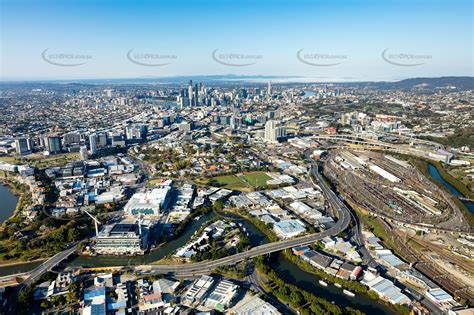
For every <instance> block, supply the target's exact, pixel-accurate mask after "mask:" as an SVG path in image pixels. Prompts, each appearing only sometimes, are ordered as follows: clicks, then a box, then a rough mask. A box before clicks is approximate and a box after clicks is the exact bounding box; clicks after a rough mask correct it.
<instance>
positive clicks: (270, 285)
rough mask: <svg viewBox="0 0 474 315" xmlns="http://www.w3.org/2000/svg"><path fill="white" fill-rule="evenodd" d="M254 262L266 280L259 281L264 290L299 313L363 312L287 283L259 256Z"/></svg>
mask: <svg viewBox="0 0 474 315" xmlns="http://www.w3.org/2000/svg"><path fill="white" fill-rule="evenodd" d="M254 262H255V268H256V270H257V272H258V273H259V274H260V275H262V276H264V277H265V278H266V280H267V281H261V283H259V284H260V285H261V286H262V287H263V288H264V289H265V291H267V292H268V293H270V294H271V295H273V296H275V297H276V298H277V299H279V300H280V301H282V302H283V303H285V304H289V305H290V306H291V308H293V309H295V310H298V312H299V313H300V314H311V313H316V314H364V313H363V312H361V311H360V310H357V309H354V308H352V307H347V306H346V307H344V308H342V307H340V306H338V305H336V304H332V303H331V302H330V301H328V300H326V299H323V298H321V297H318V296H316V295H314V294H313V293H310V292H308V291H305V290H303V289H301V288H299V287H297V286H295V285H293V284H289V283H287V282H286V281H284V280H282V279H281V278H280V277H279V276H278V274H277V273H276V272H275V271H274V270H271V268H270V267H269V266H268V264H266V262H265V261H264V258H263V257H261V256H259V257H256V258H255V259H254Z"/></svg>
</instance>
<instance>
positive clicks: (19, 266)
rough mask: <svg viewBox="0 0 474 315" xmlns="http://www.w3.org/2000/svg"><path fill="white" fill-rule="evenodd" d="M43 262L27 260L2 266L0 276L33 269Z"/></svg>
mask: <svg viewBox="0 0 474 315" xmlns="http://www.w3.org/2000/svg"><path fill="white" fill-rule="evenodd" d="M41 263H42V261H32V262H25V263H15V264H13V265H9V266H1V267H0V277H3V276H8V275H14V274H17V273H22V272H26V271H30V270H33V269H35V268H36V267H38V266H39V265H41Z"/></svg>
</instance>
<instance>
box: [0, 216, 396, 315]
mask: <svg viewBox="0 0 474 315" xmlns="http://www.w3.org/2000/svg"><path fill="white" fill-rule="evenodd" d="M215 216H216V214H215V213H209V214H207V215H205V216H203V217H201V218H200V219H199V220H197V221H192V222H191V223H190V224H189V225H188V226H187V227H186V229H185V231H184V232H183V233H182V234H181V235H180V236H179V237H177V238H176V239H175V240H173V241H172V242H169V243H167V244H165V245H163V246H161V247H159V248H158V249H155V250H154V251H152V252H151V253H149V254H146V255H144V256H136V257H115V256H112V257H106V256H94V257H89V256H77V257H75V258H72V259H71V260H70V261H69V262H68V266H84V267H101V266H123V265H136V264H146V263H151V262H154V261H156V260H159V259H161V258H163V257H165V256H167V255H169V254H171V253H172V252H174V251H175V250H176V249H177V248H179V247H181V246H183V245H184V244H186V242H187V241H189V239H190V238H191V236H192V235H193V234H194V233H195V232H196V231H197V230H198V229H199V228H200V227H201V226H202V225H203V224H204V223H205V222H206V221H208V220H211V219H212V218H214V217H215ZM232 217H233V218H236V219H238V222H239V223H240V224H242V225H243V227H245V231H246V233H248V235H249V238H250V242H251V244H252V246H258V245H262V244H265V243H268V239H267V238H266V237H265V235H264V234H263V233H261V232H260V231H259V230H258V229H257V228H256V227H255V226H254V225H253V224H251V223H250V222H248V221H246V220H243V219H240V218H238V217H235V216H232ZM38 264H39V263H38V262H35V263H28V264H25V265H15V266H6V267H1V268H0V275H7V274H12V273H17V272H24V271H28V270H31V269H32V268H34V267H35V266H37V265H38ZM271 265H272V267H273V268H274V270H275V271H276V272H277V273H278V275H279V276H280V277H281V278H282V279H284V280H285V281H287V282H288V283H292V284H294V285H297V286H299V287H301V288H303V289H305V290H308V291H310V292H313V293H314V294H315V295H317V296H319V297H322V298H325V299H327V300H330V301H334V302H335V303H336V304H337V305H339V306H341V307H345V306H350V307H353V308H356V309H360V310H361V311H363V312H365V313H366V314H393V312H392V311H391V310H390V309H389V308H387V307H386V306H385V305H383V304H381V303H379V302H377V301H374V300H371V299H370V298H369V297H368V296H366V295H362V294H357V295H356V297H354V298H351V297H348V296H346V295H344V294H343V293H342V290H341V289H338V288H336V287H335V286H333V285H331V284H329V285H328V287H322V286H321V285H320V284H319V282H318V281H319V280H320V278H319V277H318V276H316V275H314V274H310V273H307V272H305V271H303V270H301V269H300V268H299V267H298V266H296V265H294V264H293V263H291V262H290V261H288V260H287V259H286V258H284V257H283V255H282V254H279V253H277V254H274V255H273V258H272V262H271Z"/></svg>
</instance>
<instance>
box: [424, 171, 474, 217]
mask: <svg viewBox="0 0 474 315" xmlns="http://www.w3.org/2000/svg"><path fill="white" fill-rule="evenodd" d="M428 173H429V174H430V176H431V177H433V178H434V179H435V180H436V181H438V182H440V183H441V184H443V186H444V187H446V188H447V189H448V190H449V191H450V192H451V193H452V194H453V195H454V196H456V197H464V196H463V195H462V194H461V193H460V192H459V191H458V190H457V189H456V188H454V187H453V186H452V185H451V184H450V183H448V182H447V181H445V180H444V179H443V178H442V177H441V175H440V174H439V172H438V170H437V169H436V167H435V166H434V165H433V164H431V163H428ZM461 202H462V203H463V204H464V205H465V206H466V208H467V209H468V210H469V211H470V212H471V213H474V202H471V201H463V200H461Z"/></svg>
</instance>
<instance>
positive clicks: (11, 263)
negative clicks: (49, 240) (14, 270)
mask: <svg viewBox="0 0 474 315" xmlns="http://www.w3.org/2000/svg"><path fill="white" fill-rule="evenodd" d="M46 260H47V259H34V260H31V261H22V260H14V259H13V260H0V268H1V267H9V266H18V265H27V264H31V263H40V262H43V261H46Z"/></svg>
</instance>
